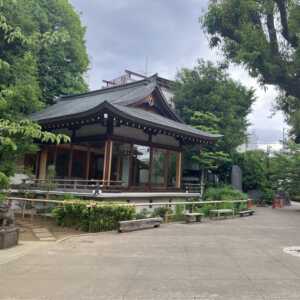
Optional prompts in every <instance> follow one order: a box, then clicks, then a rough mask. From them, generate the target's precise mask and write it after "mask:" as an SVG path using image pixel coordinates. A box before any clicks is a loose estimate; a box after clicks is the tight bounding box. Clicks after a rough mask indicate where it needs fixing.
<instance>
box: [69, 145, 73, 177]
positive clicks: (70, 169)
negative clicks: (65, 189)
mask: <svg viewBox="0 0 300 300" xmlns="http://www.w3.org/2000/svg"><path fill="white" fill-rule="evenodd" d="M72 166H73V145H71V147H70V157H69V166H68V177H69V178H71V177H72Z"/></svg>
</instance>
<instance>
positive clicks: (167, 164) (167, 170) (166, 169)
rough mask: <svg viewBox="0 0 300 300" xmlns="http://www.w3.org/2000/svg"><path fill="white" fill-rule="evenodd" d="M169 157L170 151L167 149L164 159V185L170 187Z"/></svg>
mask: <svg viewBox="0 0 300 300" xmlns="http://www.w3.org/2000/svg"><path fill="white" fill-rule="evenodd" d="M169 159H170V151H169V150H167V151H166V156H165V159H164V186H165V188H166V189H167V188H168V176H169Z"/></svg>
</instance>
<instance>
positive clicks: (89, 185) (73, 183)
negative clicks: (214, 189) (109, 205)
mask: <svg viewBox="0 0 300 300" xmlns="http://www.w3.org/2000/svg"><path fill="white" fill-rule="evenodd" d="M11 188H12V189H16V190H20V191H21V190H40V191H46V192H50V191H60V192H66V193H76V192H78V193H79V192H81V193H85V192H86V193H87V192H88V193H94V194H98V193H101V192H125V191H126V192H197V193H198V187H196V185H194V186H189V187H186V186H185V187H184V188H183V189H180V188H176V187H173V186H167V187H166V186H163V185H154V184H153V185H148V184H147V185H141V186H130V187H128V186H127V185H126V184H124V182H122V181H120V180H119V181H116V180H109V181H108V180H96V179H90V180H85V179H52V180H49V179H26V180H23V182H22V183H21V184H18V185H11Z"/></svg>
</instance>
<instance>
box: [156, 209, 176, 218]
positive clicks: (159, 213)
mask: <svg viewBox="0 0 300 300" xmlns="http://www.w3.org/2000/svg"><path fill="white" fill-rule="evenodd" d="M167 213H172V210H171V209H170V208H167V207H157V208H155V209H154V210H153V213H152V217H153V218H155V217H161V218H163V219H164V218H165V216H166V214H167Z"/></svg>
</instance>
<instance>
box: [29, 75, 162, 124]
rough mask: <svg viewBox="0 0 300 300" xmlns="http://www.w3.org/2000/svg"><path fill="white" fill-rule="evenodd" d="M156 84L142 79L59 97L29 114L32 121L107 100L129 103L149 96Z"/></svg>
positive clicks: (84, 109)
mask: <svg viewBox="0 0 300 300" xmlns="http://www.w3.org/2000/svg"><path fill="white" fill-rule="evenodd" d="M155 87H156V85H155V83H154V82H151V81H150V82H149V81H148V80H142V81H139V82H137V83H130V84H127V85H124V86H119V87H113V88H106V89H101V90H98V91H94V92H90V93H85V94H80V95H75V96H67V97H62V98H59V99H58V101H57V103H55V104H53V105H51V106H49V107H47V108H46V109H44V110H42V111H40V112H37V113H35V114H33V115H32V116H31V118H32V120H34V121H38V122H41V121H45V120H49V121H50V120H51V119H57V118H62V117H68V116H73V115H76V114H80V113H82V112H87V111H89V110H92V109H94V108H97V106H99V105H100V104H101V103H103V102H104V101H107V102H109V103H111V104H114V103H116V104H122V105H129V104H131V103H134V102H136V101H138V100H141V99H143V98H144V97H147V96H149V95H150V94H151V93H152V92H153V90H154V89H155Z"/></svg>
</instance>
